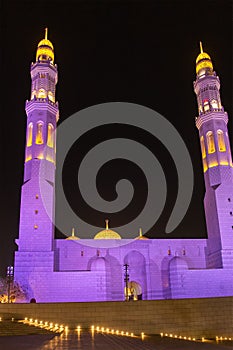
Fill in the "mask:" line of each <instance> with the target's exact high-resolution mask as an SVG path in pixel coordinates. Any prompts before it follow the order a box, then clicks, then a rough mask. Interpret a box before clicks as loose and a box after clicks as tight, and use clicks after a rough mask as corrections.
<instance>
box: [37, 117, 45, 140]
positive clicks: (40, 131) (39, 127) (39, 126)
mask: <svg viewBox="0 0 233 350" xmlns="http://www.w3.org/2000/svg"><path fill="white" fill-rule="evenodd" d="M43 142H44V141H43V123H42V122H38V123H37V130H36V143H37V144H39V145H40V144H42V143H43Z"/></svg>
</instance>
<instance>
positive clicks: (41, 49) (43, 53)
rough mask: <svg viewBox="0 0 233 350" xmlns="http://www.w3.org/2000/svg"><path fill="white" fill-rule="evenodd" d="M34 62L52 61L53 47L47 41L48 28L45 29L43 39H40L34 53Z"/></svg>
mask: <svg viewBox="0 0 233 350" xmlns="http://www.w3.org/2000/svg"><path fill="white" fill-rule="evenodd" d="M36 60H37V61H38V60H39V61H51V62H53V61H54V47H53V44H52V43H51V41H50V40H49V39H48V28H47V27H46V28H45V37H44V39H42V40H41V41H40V42H39V44H38V46H37V51H36Z"/></svg>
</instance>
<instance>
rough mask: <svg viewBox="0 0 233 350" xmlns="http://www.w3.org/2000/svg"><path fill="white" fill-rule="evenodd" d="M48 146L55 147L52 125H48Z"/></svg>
mask: <svg viewBox="0 0 233 350" xmlns="http://www.w3.org/2000/svg"><path fill="white" fill-rule="evenodd" d="M47 145H48V146H49V147H52V148H53V147H54V127H53V125H52V124H51V123H49V124H48V138H47Z"/></svg>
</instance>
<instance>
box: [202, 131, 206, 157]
mask: <svg viewBox="0 0 233 350" xmlns="http://www.w3.org/2000/svg"><path fill="white" fill-rule="evenodd" d="M201 154H202V158H203V159H204V158H205V157H206V150H205V142H204V137H203V136H201Z"/></svg>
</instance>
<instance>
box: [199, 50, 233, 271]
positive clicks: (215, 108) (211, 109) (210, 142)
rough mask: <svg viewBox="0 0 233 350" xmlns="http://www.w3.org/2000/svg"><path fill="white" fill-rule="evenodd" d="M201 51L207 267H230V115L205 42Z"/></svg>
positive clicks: (232, 192) (232, 190) (232, 207)
mask: <svg viewBox="0 0 233 350" xmlns="http://www.w3.org/2000/svg"><path fill="white" fill-rule="evenodd" d="M200 51H201V52H200V54H199V55H198V57H197V59H196V74H197V76H196V81H195V82H194V91H195V93H196V95H197V104H198V117H197V118H196V126H197V128H198V130H199V136H200V144H201V154H202V162H203V171H204V179H205V188H206V193H205V199H204V206H205V216H206V225H207V232H208V240H207V252H206V253H207V267H209V268H221V267H226V268H227V267H228V266H230V264H232V262H233V173H232V157H231V149H230V143H229V137H228V130H227V123H228V115H227V113H226V112H225V111H224V108H223V106H222V103H221V98H220V91H219V90H220V80H219V77H218V76H217V75H216V73H215V71H214V69H213V64H212V61H211V58H210V56H209V55H208V54H207V53H205V52H203V48H202V44H201V43H200Z"/></svg>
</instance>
